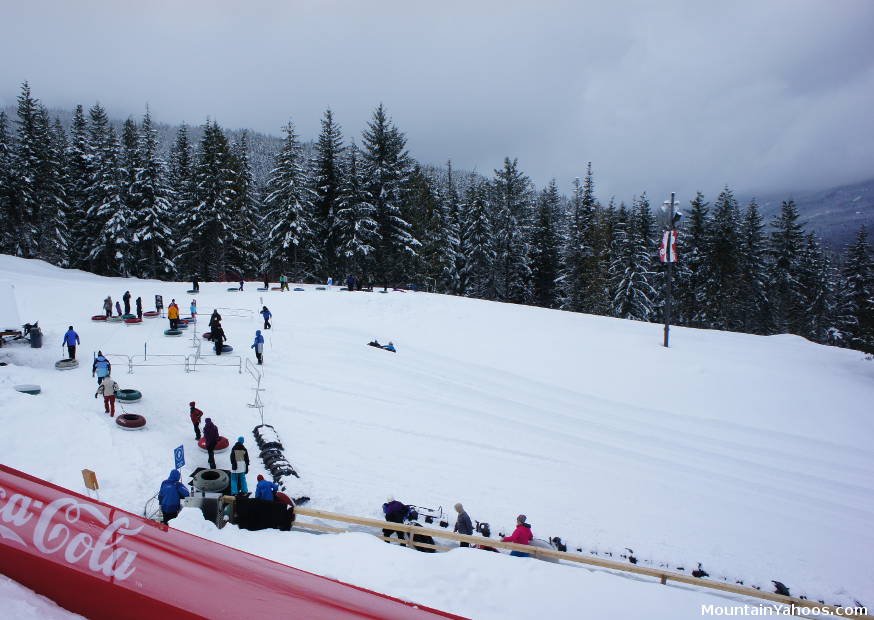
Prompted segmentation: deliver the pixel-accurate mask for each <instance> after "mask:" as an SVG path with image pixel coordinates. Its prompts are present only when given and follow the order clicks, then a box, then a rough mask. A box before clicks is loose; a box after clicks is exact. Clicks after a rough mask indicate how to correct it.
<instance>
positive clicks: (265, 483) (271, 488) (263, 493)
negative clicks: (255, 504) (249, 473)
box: [255, 474, 279, 502]
mask: <svg viewBox="0 0 874 620" xmlns="http://www.w3.org/2000/svg"><path fill="white" fill-rule="evenodd" d="M278 490H279V485H278V484H276V483H275V482H270V481H269V480H265V479H264V476H262V475H261V474H258V484H257V485H256V486H255V499H263V500H267V501H268V502H272V501H274V500H275V499H276V492H277V491H278Z"/></svg>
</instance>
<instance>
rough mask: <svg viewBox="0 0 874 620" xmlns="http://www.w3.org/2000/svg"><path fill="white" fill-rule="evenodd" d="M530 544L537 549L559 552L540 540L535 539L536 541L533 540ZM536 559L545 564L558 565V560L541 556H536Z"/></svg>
mask: <svg viewBox="0 0 874 620" xmlns="http://www.w3.org/2000/svg"><path fill="white" fill-rule="evenodd" d="M528 544H530V545H531V546H532V547H537V548H538V549H549V550H550V551H557V549H556V548H555V547H553V546H552V545H550V544H549V543H548V542H546V541H545V540H540V539H539V538H535V539H534V540H532V541H531V542H530V543H528ZM534 557H535V558H537V559H538V560H543V561H544V562H552V563H554V564H558V558H549V557H543V556H539V555H536V556H534Z"/></svg>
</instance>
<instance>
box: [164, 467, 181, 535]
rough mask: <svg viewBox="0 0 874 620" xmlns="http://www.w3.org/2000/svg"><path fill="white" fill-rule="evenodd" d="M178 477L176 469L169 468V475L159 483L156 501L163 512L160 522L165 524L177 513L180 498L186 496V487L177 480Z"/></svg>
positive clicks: (179, 508) (179, 506) (179, 507)
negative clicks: (159, 488) (159, 487)
mask: <svg viewBox="0 0 874 620" xmlns="http://www.w3.org/2000/svg"><path fill="white" fill-rule="evenodd" d="M179 477H180V476H179V470H178V469H172V470H170V475H169V476H168V477H167V479H166V480H165V481H164V482H162V483H161V490H160V491H158V502H159V503H160V504H161V512H162V513H163V514H164V519H163V520H162V523H164V524H165V525H166V524H167V522H168V521H170V519H174V518H175V517H176V515H178V514H179V510H181V508H182V503H181V501H180V500H181V499H182V498H183V497H188V489H186V488H185V485H184V484H182V483H181V482H179Z"/></svg>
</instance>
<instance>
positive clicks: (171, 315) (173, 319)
mask: <svg viewBox="0 0 874 620" xmlns="http://www.w3.org/2000/svg"><path fill="white" fill-rule="evenodd" d="M167 319H169V321H170V329H176V327H177V326H178V325H179V306H178V305H177V304H176V300H175V299H171V300H170V305H169V306H167Z"/></svg>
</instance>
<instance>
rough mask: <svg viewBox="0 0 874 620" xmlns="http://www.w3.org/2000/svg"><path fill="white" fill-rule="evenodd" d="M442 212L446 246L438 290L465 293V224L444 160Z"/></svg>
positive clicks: (448, 168) (455, 188)
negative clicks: (443, 266)
mask: <svg viewBox="0 0 874 620" xmlns="http://www.w3.org/2000/svg"><path fill="white" fill-rule="evenodd" d="M442 198H443V212H444V213H445V220H446V221H445V226H446V236H445V238H446V246H445V248H444V253H445V269H444V271H443V274H442V277H441V278H440V281H441V286H440V287H439V288H440V290H445V291H447V292H448V293H451V294H453V295H464V294H466V293H467V285H468V284H467V274H466V271H467V270H466V263H465V255H466V252H465V248H466V247H467V241H468V240H467V226H466V222H465V217H464V215H463V212H462V208H463V207H462V204H461V199H460V197H459V195H458V187H457V186H456V182H455V179H454V178H453V176H452V162H451V161H447V162H446V186H445V187H444V189H443V192H442Z"/></svg>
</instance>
